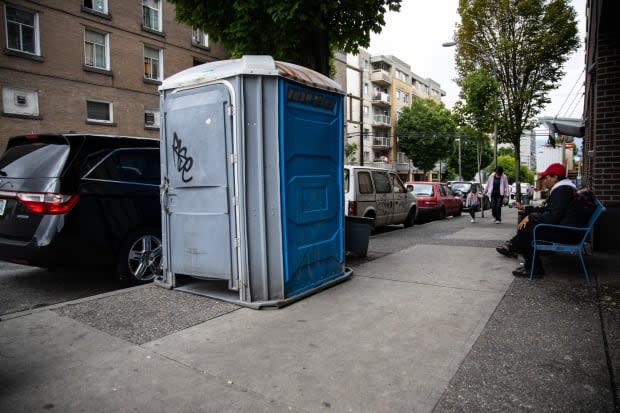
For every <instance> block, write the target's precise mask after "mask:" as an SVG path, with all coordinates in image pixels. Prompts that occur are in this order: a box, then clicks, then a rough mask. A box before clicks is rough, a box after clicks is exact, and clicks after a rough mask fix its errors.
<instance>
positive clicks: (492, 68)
mask: <svg viewBox="0 0 620 413" xmlns="http://www.w3.org/2000/svg"><path fill="white" fill-rule="evenodd" d="M459 43H462V44H466V45H469V46H471V47H473V48H474V49H477V50H478V51H479V52H480V54H481V55H482V56H485V54H484V51H483V50H482V48H481V47H480V46H478V45H477V44H476V43H472V42H469V41H467V40H462V41H460V42H455V41H452V42H444V43H442V44H441V46H442V47H454V46H456V45H457V44H459ZM489 63H490V64H489V67H490V68H491V73H492V75H493V79H495V81H496V82H498V83H499V77H498V76H497V68H496V66H495V63H494V62H493V61H492V60H490V61H489ZM493 141H494V148H493V157H494V158H495V169H497V122H494V125H493Z"/></svg>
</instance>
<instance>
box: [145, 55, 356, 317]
mask: <svg viewBox="0 0 620 413" xmlns="http://www.w3.org/2000/svg"><path fill="white" fill-rule="evenodd" d="M160 94H161V95H160V113H162V114H165V116H162V120H161V128H160V135H161V137H160V145H161V162H162V168H161V170H162V185H161V202H162V252H163V253H162V257H163V259H162V261H163V270H164V271H163V274H162V276H161V277H160V278H158V279H157V280H156V284H158V285H160V286H163V287H166V288H174V289H179V290H183V291H188V292H191V293H195V294H201V295H205V296H209V297H215V298H218V299H221V300H225V301H230V302H235V303H237V304H241V305H245V306H248V307H253V308H260V307H264V306H270V307H271V306H276V307H281V306H283V305H286V304H288V303H290V302H292V301H294V300H296V299H299V298H302V297H305V296H307V295H309V294H311V293H313V292H316V291H318V290H319V289H323V288H326V287H328V286H330V285H333V284H335V283H337V282H340V281H342V280H344V279H346V278H348V277H349V276H350V275H351V274H352V271H351V270H350V269H347V268H345V266H344V264H345V260H344V256H345V252H344V190H343V169H344V165H343V164H344V155H343V150H344V148H343V143H342V142H343V140H344V136H343V128H342V125H343V115H344V114H343V106H344V100H343V99H344V98H343V92H342V89H341V87H340V85H339V84H338V83H336V82H335V81H333V80H331V79H329V78H328V77H326V76H324V75H322V74H320V73H317V72H315V71H313V70H310V69H308V68H304V67H301V66H298V65H295V64H291V63H286V62H277V61H274V60H273V58H272V57H271V56H243V57H242V58H240V59H231V60H221V61H215V62H210V63H206V64H203V65H199V66H195V67H192V68H189V69H186V70H184V71H182V72H179V73H177V74H175V75H173V76H171V77H169V78H166V79H165V80H164V81H163V82H162V85H161V86H160Z"/></svg>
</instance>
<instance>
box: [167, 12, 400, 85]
mask: <svg viewBox="0 0 620 413" xmlns="http://www.w3.org/2000/svg"><path fill="white" fill-rule="evenodd" d="M169 1H170V2H171V3H174V4H175V6H176V19H177V20H178V21H179V22H181V23H185V24H188V25H191V26H193V27H197V28H200V29H201V30H203V31H204V32H205V33H207V34H208V35H209V38H210V39H211V40H213V41H216V42H220V43H221V44H222V45H223V46H224V47H225V48H226V49H227V50H228V51H229V52H230V53H231V54H232V55H233V56H241V55H244V54H268V55H272V56H273V57H274V59H278V60H285V61H289V62H293V63H297V64H300V65H302V66H306V67H309V68H311V69H314V70H316V71H318V72H320V73H323V74H325V75H328V74H329V59H330V57H331V55H332V52H333V51H334V50H344V51H346V52H352V53H357V50H358V48H359V47H368V46H369V44H370V32H371V31H372V32H374V33H379V32H380V31H381V28H382V27H383V26H384V25H385V19H384V15H385V13H386V12H387V11H388V10H393V11H398V10H400V0H355V1H342V0H313V1H307V0H255V1H231V0H169Z"/></svg>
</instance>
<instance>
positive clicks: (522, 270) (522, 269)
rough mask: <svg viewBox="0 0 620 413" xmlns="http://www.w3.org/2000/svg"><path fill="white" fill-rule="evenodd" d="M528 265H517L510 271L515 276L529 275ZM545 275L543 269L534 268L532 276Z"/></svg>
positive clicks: (540, 276) (539, 276)
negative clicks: (517, 266)
mask: <svg viewBox="0 0 620 413" xmlns="http://www.w3.org/2000/svg"><path fill="white" fill-rule="evenodd" d="M529 268H530V267H519V268H517V269H516V270H514V271H513V272H512V275H514V276H515V277H529V276H530V269H529ZM544 275H545V270H543V269H542V267H541V268H534V278H542V277H544Z"/></svg>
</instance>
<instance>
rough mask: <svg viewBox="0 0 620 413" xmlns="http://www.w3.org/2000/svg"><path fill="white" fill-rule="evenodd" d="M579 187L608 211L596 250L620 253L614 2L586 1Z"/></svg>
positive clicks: (619, 6) (619, 9) (619, 81)
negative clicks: (581, 178)
mask: <svg viewBox="0 0 620 413" xmlns="http://www.w3.org/2000/svg"><path fill="white" fill-rule="evenodd" d="M586 11H587V35H586V62H585V63H586V88H585V107H584V119H585V131H586V136H585V139H584V144H583V169H582V175H583V182H584V184H585V185H586V186H587V187H589V188H592V189H593V190H594V192H595V194H596V195H597V197H598V198H599V199H600V200H601V202H602V203H603V204H604V205H605V207H606V208H607V212H606V213H605V214H604V215H603V216H602V217H601V219H600V222H599V225H597V228H596V230H595V234H594V235H595V240H596V241H597V242H596V245H597V247H598V248H600V249H607V250H619V249H620V232H619V228H620V27H619V26H618V21H617V20H618V15H619V13H620V3H619V2H618V1H617V0H588V3H587V8H586Z"/></svg>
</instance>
